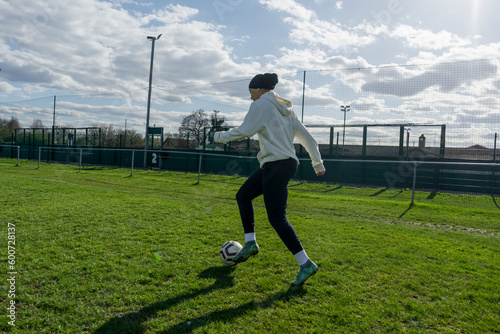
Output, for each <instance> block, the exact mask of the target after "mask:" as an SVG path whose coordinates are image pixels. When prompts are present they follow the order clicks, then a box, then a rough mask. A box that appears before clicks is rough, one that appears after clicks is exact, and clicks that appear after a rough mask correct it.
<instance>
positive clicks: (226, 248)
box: [220, 241, 243, 266]
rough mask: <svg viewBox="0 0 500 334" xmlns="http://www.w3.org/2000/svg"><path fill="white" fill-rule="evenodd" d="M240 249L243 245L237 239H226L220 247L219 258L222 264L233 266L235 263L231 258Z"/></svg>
mask: <svg viewBox="0 0 500 334" xmlns="http://www.w3.org/2000/svg"><path fill="white" fill-rule="evenodd" d="M242 249H243V246H241V244H240V243H239V242H238V241H228V242H226V243H225V244H224V245H222V247H221V249H220V259H221V260H222V262H223V263H224V264H226V265H228V266H234V265H235V263H234V262H233V261H231V259H232V258H233V257H235V255H236V254H238V252H239V251H240V250H242Z"/></svg>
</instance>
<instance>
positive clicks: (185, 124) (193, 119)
mask: <svg viewBox="0 0 500 334" xmlns="http://www.w3.org/2000/svg"><path fill="white" fill-rule="evenodd" d="M211 125H212V123H211V122H210V118H209V117H208V116H207V114H206V113H205V111H204V110H203V109H198V110H197V111H195V112H193V113H191V114H190V115H188V116H186V117H184V119H183V120H182V123H181V126H180V127H179V136H180V137H181V138H187V137H188V134H189V138H190V139H195V140H196V141H197V142H198V144H201V143H202V141H203V129H204V128H205V127H209V126H211Z"/></svg>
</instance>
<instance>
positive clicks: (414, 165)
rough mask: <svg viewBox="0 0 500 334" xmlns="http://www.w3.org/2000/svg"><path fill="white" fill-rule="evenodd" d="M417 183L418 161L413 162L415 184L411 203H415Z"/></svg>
mask: <svg viewBox="0 0 500 334" xmlns="http://www.w3.org/2000/svg"><path fill="white" fill-rule="evenodd" d="M416 183H417V163H416V162H413V186H412V190H411V205H413V203H414V201H415V185H416Z"/></svg>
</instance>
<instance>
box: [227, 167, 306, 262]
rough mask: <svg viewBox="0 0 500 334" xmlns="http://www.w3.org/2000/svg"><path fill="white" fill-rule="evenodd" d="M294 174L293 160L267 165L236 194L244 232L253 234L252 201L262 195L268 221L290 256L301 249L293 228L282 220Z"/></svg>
mask: <svg viewBox="0 0 500 334" xmlns="http://www.w3.org/2000/svg"><path fill="white" fill-rule="evenodd" d="M296 172H297V161H296V160H295V159H293V158H290V159H286V160H278V161H273V162H268V163H266V164H264V166H262V168H259V169H258V170H257V171H256V172H255V173H253V174H252V175H251V176H250V177H249V178H248V179H247V180H246V181H245V183H244V184H243V185H242V186H241V188H240V189H239V190H238V192H237V193H236V201H237V202H238V207H239V209H240V216H241V221H242V223H243V229H244V231H245V233H253V232H255V218H254V211H253V204H252V200H253V199H254V198H256V197H258V196H260V195H264V203H265V205H266V210H267V217H268V219H269V222H270V223H271V225H272V226H273V227H274V229H275V230H276V232H277V233H278V235H279V237H280V238H281V240H282V241H283V243H284V244H285V245H286V247H287V248H288V249H289V250H290V252H292V254H294V255H295V254H297V253H298V252H300V251H302V250H303V248H302V244H301V243H300V239H299V237H298V236H297V233H296V232H295V229H294V228H293V226H292V224H290V222H289V221H288V219H287V217H286V207H287V199H288V182H289V181H290V179H291V178H292V177H293V176H294V175H295V173H296Z"/></svg>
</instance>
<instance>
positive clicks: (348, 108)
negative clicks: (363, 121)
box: [340, 106, 351, 155]
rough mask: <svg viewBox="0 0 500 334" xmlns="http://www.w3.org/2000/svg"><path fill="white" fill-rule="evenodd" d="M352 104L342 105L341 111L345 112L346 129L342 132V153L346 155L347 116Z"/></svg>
mask: <svg viewBox="0 0 500 334" xmlns="http://www.w3.org/2000/svg"><path fill="white" fill-rule="evenodd" d="M350 108H351V106H340V111H342V112H343V113H344V130H343V132H342V155H344V142H345V118H346V114H347V112H348V111H349V110H351V109H350Z"/></svg>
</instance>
